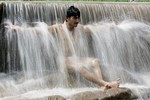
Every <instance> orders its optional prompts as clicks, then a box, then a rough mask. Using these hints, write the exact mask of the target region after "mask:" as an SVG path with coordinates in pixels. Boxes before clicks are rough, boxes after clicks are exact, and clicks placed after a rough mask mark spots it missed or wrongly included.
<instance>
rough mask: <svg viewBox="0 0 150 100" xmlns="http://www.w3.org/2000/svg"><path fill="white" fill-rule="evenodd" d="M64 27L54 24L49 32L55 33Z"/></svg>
mask: <svg viewBox="0 0 150 100" xmlns="http://www.w3.org/2000/svg"><path fill="white" fill-rule="evenodd" d="M61 27H62V24H53V25H51V26H49V27H48V29H49V31H55V30H58V29H60V28H61Z"/></svg>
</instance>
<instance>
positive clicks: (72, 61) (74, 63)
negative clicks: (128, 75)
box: [6, 6, 120, 90]
mask: <svg viewBox="0 0 150 100" xmlns="http://www.w3.org/2000/svg"><path fill="white" fill-rule="evenodd" d="M79 22H80V11H79V9H78V8H76V7H74V6H71V7H69V8H68V10H67V14H66V20H65V22H64V23H63V24H56V25H52V26H49V27H48V30H49V32H50V33H51V34H53V36H54V37H55V38H57V39H58V41H59V44H60V45H59V46H61V47H62V48H63V50H62V51H64V56H65V58H66V59H65V64H66V68H67V70H68V72H69V73H71V72H76V73H80V75H81V76H83V77H84V78H85V79H87V80H88V81H91V82H93V83H95V84H97V85H98V86H100V88H101V89H103V90H105V89H109V88H118V87H119V84H120V80H116V81H113V82H106V81H104V80H103V78H102V74H101V70H100V67H101V66H100V63H99V60H98V59H95V58H92V57H83V56H82V57H78V56H81V55H82V54H77V53H76V52H75V50H74V46H75V47H76V48H77V49H78V42H79V41H80V36H81V35H82V36H83V35H84V36H85V37H86V35H90V34H91V33H90V32H89V31H88V32H87V31H86V30H87V29H85V27H84V26H83V25H78V24H79ZM6 27H7V28H12V29H17V28H19V26H14V25H12V26H6ZM79 33H80V34H79ZM89 33H90V34H89ZM70 37H71V38H70ZM81 44H82V43H81ZM75 55H76V57H75ZM76 58H77V59H76ZM91 69H92V71H91Z"/></svg>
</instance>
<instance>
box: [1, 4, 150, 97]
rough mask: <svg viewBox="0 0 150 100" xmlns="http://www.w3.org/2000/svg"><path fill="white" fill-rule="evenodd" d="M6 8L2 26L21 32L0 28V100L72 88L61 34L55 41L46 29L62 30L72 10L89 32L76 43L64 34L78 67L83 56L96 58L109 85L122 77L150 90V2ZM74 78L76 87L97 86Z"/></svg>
mask: <svg viewBox="0 0 150 100" xmlns="http://www.w3.org/2000/svg"><path fill="white" fill-rule="evenodd" d="M2 5H3V6H2V7H3V8H2V9H3V16H1V17H2V18H1V21H2V22H1V25H16V26H19V28H16V29H11V28H6V27H2V26H1V29H0V38H1V39H0V46H1V47H2V48H0V55H1V57H0V60H1V61H0V63H1V64H0V65H1V66H0V67H1V68H0V98H3V97H5V96H6V97H7V96H14V95H18V94H23V93H26V92H29V91H35V90H40V89H47V88H56V87H58V88H60V87H61V88H69V87H70V82H69V81H68V73H67V69H66V63H65V59H66V56H65V51H64V49H66V48H65V46H66V45H64V44H65V41H64V40H63V38H62V37H63V34H59V35H56V36H54V35H53V33H51V32H50V31H48V28H49V26H51V25H53V24H56V26H58V27H59V25H60V23H63V22H64V20H65V13H66V9H67V8H68V7H69V6H71V5H74V6H76V7H77V8H79V10H80V11H81V24H83V25H84V27H86V28H87V29H89V30H90V33H91V37H88V36H86V35H85V33H84V32H83V30H82V29H81V28H79V30H78V31H77V32H78V34H79V37H78V39H77V40H76V41H74V40H73V38H72V37H71V36H70V34H69V33H68V32H66V33H65V35H66V38H67V40H68V43H67V45H68V48H69V49H70V50H71V51H70V52H71V55H72V56H73V58H74V62H76V61H77V62H78V61H80V57H81V58H82V57H92V58H97V59H99V60H100V64H101V68H102V74H103V77H104V79H105V80H107V81H112V80H115V79H117V78H121V81H122V84H137V85H141V86H147V87H149V86H150V85H149V83H150V82H149V80H148V77H149V76H150V74H149V71H150V62H149V61H150V47H149V45H150V24H149V22H150V18H149V15H150V11H149V9H150V3H140V4H138V3H133V4H127V3H117V4H115V3H92V4H91V3H67V2H65V3H62V2H58V3H54V2H53V3H50V2H49V3H21V2H18V3H3V4H2ZM78 26H79V25H78ZM63 29H64V27H63ZM64 30H65V29H64ZM59 33H61V29H60V30H59ZM75 76H76V81H77V83H76V87H95V85H94V84H92V83H88V82H87V81H86V80H84V79H83V78H82V77H81V76H80V75H79V74H78V73H75ZM82 82H83V83H82ZM83 84H84V85H83ZM12 91H13V92H12Z"/></svg>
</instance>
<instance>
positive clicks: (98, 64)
mask: <svg viewBox="0 0 150 100" xmlns="http://www.w3.org/2000/svg"><path fill="white" fill-rule="evenodd" d="M92 67H100V62H99V59H97V58H95V59H93V60H92Z"/></svg>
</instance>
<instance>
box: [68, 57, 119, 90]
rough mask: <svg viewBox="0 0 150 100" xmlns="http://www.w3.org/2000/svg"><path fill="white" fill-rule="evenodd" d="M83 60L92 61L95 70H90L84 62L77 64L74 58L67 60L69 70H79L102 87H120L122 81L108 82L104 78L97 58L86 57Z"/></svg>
mask: <svg viewBox="0 0 150 100" xmlns="http://www.w3.org/2000/svg"><path fill="white" fill-rule="evenodd" d="M83 62H88V63H89V62H92V63H91V64H92V65H91V66H92V68H93V72H91V71H89V70H88V69H87V68H86V67H84V66H83V64H84V63H83V64H81V66H76V65H77V64H75V63H74V60H73V59H71V58H69V59H68V60H66V66H67V70H68V71H69V72H79V73H80V74H81V75H82V76H83V77H84V78H85V79H87V80H88V81H91V82H93V83H95V84H97V85H99V86H100V87H101V88H102V89H108V88H114V87H115V88H117V87H119V83H120V81H114V82H106V81H104V80H103V79H102V74H101V70H100V63H99V61H98V60H97V59H93V58H92V59H91V58H84V60H83ZM85 65H86V64H85Z"/></svg>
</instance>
